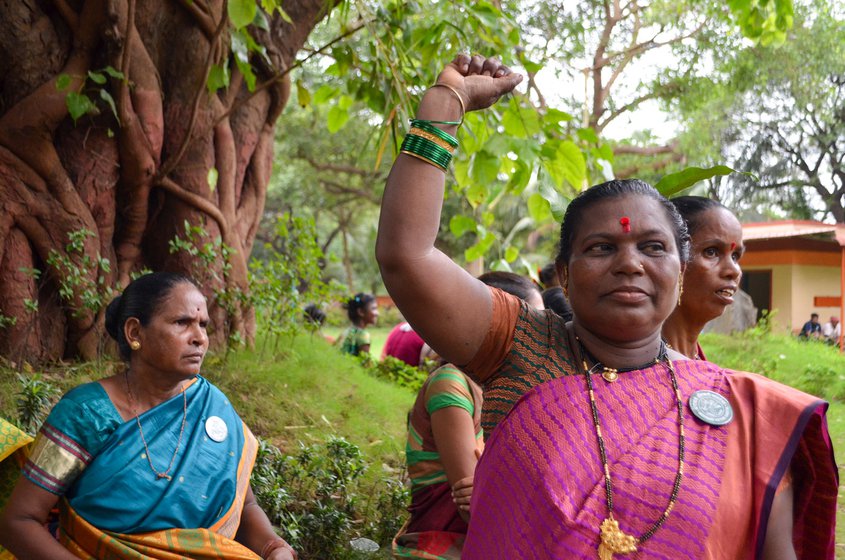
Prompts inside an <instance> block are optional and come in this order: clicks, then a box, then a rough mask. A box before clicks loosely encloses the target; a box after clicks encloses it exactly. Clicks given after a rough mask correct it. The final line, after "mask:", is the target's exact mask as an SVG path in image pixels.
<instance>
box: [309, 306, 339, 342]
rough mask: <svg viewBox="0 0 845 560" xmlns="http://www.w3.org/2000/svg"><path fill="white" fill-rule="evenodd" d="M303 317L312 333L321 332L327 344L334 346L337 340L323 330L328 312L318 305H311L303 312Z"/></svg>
mask: <svg viewBox="0 0 845 560" xmlns="http://www.w3.org/2000/svg"><path fill="white" fill-rule="evenodd" d="M302 315H303V318H304V319H305V323H306V326H308V327H310V329H309V330H311V331H312V332H319V333H320V334H321V335H322V336H323V339H325V341H326V342H328V343H329V344H334V342H335V339H334V338H332V337H331V336H329V335H327V334H325V333H324V332H323V331H322V330H321V329H322V327H323V323H325V322H326V312H325V311H323V310H322V309H320V306H318V305H317V304H316V303H309V304H308V305H306V306H305V308H304V309H303V310H302Z"/></svg>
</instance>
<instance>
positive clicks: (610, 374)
mask: <svg viewBox="0 0 845 560" xmlns="http://www.w3.org/2000/svg"><path fill="white" fill-rule="evenodd" d="M601 376H602V378H603V379H604V380H605V381H607V382H608V383H613V382H614V381H616V380H617V379H619V370H615V369H613V368H604V370H603V371H602V372H601Z"/></svg>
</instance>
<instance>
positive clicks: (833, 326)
mask: <svg viewBox="0 0 845 560" xmlns="http://www.w3.org/2000/svg"><path fill="white" fill-rule="evenodd" d="M841 334H842V324H841V323H840V322H839V317H831V318H830V321H828V322H827V323H825V324H824V325H822V336H823V337H824V340H825V342H827V343H828V344H833V345H836V346H838V345H839V337H840V335H841Z"/></svg>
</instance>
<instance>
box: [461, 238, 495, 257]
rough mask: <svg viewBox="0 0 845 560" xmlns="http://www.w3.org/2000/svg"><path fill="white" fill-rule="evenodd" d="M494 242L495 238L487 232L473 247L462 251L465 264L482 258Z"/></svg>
mask: <svg viewBox="0 0 845 560" xmlns="http://www.w3.org/2000/svg"><path fill="white" fill-rule="evenodd" d="M495 242H496V236H495V235H493V234H492V233H491V232H487V234H486V235H485V236H484V237H482V238H481V239H480V240H478V242H476V244H475V245H473V246H472V247H470V248H468V249H467V250H466V251H464V258H465V259H466V260H467V262H472V261H474V260H477V259H480V258H481V257H483V256H484V254H485V253H487V251H489V250H490V247H492V246H493V243H495Z"/></svg>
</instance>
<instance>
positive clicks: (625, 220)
mask: <svg viewBox="0 0 845 560" xmlns="http://www.w3.org/2000/svg"><path fill="white" fill-rule="evenodd" d="M619 225H620V226H622V231H623V232H625V233H631V218H629V217H628V216H622V217H621V218H619Z"/></svg>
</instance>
